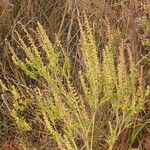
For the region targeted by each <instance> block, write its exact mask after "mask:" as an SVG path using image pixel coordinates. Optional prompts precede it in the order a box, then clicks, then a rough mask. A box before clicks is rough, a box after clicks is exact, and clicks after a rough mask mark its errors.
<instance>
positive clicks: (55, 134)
mask: <svg viewBox="0 0 150 150" xmlns="http://www.w3.org/2000/svg"><path fill="white" fill-rule="evenodd" d="M84 21H85V22H84V25H83V24H82V23H81V22H80V21H79V27H80V43H79V45H80V51H81V55H82V59H83V62H84V68H82V69H81V70H80V71H79V72H78V76H79V81H77V82H79V85H80V86H81V88H80V90H79V89H78V88H77V86H76V85H75V83H74V82H73V80H74V79H73V77H72V62H71V59H70V58H69V56H68V55H67V54H66V53H65V51H61V50H59V48H60V47H61V48H60V49H62V47H63V46H61V44H60V42H59V46H58V47H57V46H54V45H53V44H52V43H51V41H50V40H49V38H48V36H47V35H46V31H45V30H44V28H43V26H42V25H41V24H40V23H37V29H36V31H35V36H36V39H37V40H36V42H35V36H33V35H31V33H29V31H28V30H27V29H26V28H25V27H24V26H23V25H22V24H21V28H22V29H23V32H24V34H25V35H26V37H27V39H26V40H24V39H23V37H22V36H21V34H20V33H19V32H18V31H15V34H16V35H17V38H18V41H19V45H20V48H21V49H22V50H23V51H24V54H25V59H24V60H22V59H21V58H19V56H18V55H17V53H16V52H15V51H14V50H13V48H11V51H12V53H13V56H12V60H13V62H14V64H15V65H16V66H17V67H18V68H19V69H21V70H23V71H24V73H25V74H26V75H27V76H28V77H30V78H32V79H33V80H36V81H37V85H36V88H34V89H33V90H32V92H31V93H29V95H28V96H30V99H31V100H30V103H32V101H33V100H34V103H35V102H36V110H35V112H36V115H35V116H40V117H38V121H39V122H41V123H42V124H44V125H45V127H46V130H47V132H48V133H49V136H51V137H52V138H53V139H54V140H55V141H56V143H57V145H58V147H59V149H61V150H66V149H68V150H79V149H86V150H93V149H94V148H93V144H94V140H95V137H94V135H95V134H94V133H95V126H96V124H95V122H96V115H97V113H98V112H99V111H103V110H104V109H105V107H104V108H103V107H102V106H103V104H105V103H106V104H110V106H109V107H108V110H105V111H110V115H112V118H113V119H110V120H107V122H106V123H105V124H106V125H105V127H104V128H101V130H104V132H105V134H106V136H105V137H104V138H105V139H104V141H107V144H106V147H107V149H109V150H111V149H113V147H114V145H115V143H116V142H117V140H118V137H119V136H120V134H121V133H122V132H123V131H124V129H125V128H128V127H130V125H131V124H132V123H133V122H134V117H135V116H136V115H137V114H138V113H139V112H140V111H142V109H143V107H144V98H145V89H144V86H143V79H142V74H140V73H138V69H137V68H136V65H135V63H134V61H133V58H132V52H131V49H130V47H128V48H127V53H128V57H127V59H128V61H129V66H127V65H126V56H125V53H124V52H125V49H124V47H123V46H122V45H121V46H120V48H119V58H117V57H115V55H114V53H113V50H112V49H113V36H112V35H111V33H110V31H109V32H108V41H107V43H106V46H105V48H104V50H103V55H102V56H100V57H102V62H101V61H100V59H99V56H98V50H97V47H96V41H95V40H94V35H93V32H92V28H91V27H90V25H89V22H88V19H87V17H86V15H85V16H84ZM37 41H38V42H37ZM37 43H38V45H40V46H37ZM1 86H2V88H3V92H4V93H5V91H6V89H7V87H6V86H5V85H4V84H2V83H1ZM29 88H30V87H29ZM9 91H10V93H11V94H12V99H13V109H12V110H10V114H11V116H12V117H13V119H14V121H15V123H16V124H17V125H18V126H19V127H21V128H25V129H26V130H31V131H32V124H30V123H28V122H27V121H26V120H25V119H24V118H23V117H22V116H20V115H18V114H17V113H18V112H21V111H23V110H24V108H25V107H26V105H25V104H24V103H23V102H22V101H20V97H21V93H19V89H17V88H16V87H14V86H12V87H11V88H9ZM6 105H9V104H8V103H7V102H6ZM8 109H10V107H9V106H8ZM37 114H38V115H37ZM101 117H102V116H101ZM110 118H111V117H110ZM57 123H59V126H58V125H57ZM100 123H101V122H100Z"/></svg>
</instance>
